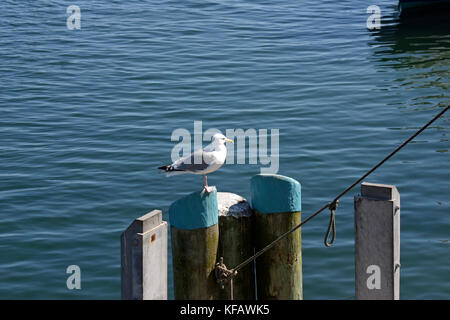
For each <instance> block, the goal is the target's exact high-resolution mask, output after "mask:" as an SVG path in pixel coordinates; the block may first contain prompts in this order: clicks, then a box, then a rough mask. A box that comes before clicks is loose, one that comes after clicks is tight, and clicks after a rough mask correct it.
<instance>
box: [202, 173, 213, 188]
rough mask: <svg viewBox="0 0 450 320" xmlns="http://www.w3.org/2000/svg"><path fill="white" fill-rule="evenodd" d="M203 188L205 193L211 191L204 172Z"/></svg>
mask: <svg viewBox="0 0 450 320" xmlns="http://www.w3.org/2000/svg"><path fill="white" fill-rule="evenodd" d="M203 188H204V189H205V191H206V192H207V193H211V192H212V191H213V189H212V188H211V187H208V179H207V178H206V175H205V174H204V175H203Z"/></svg>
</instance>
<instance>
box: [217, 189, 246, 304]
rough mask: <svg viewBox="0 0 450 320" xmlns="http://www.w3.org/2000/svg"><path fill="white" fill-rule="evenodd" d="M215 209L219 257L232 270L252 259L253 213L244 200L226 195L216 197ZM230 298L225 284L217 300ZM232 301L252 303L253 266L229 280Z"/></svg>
mask: <svg viewBox="0 0 450 320" xmlns="http://www.w3.org/2000/svg"><path fill="white" fill-rule="evenodd" d="M217 203H218V208H219V254H218V256H219V257H223V259H224V263H225V265H226V266H227V267H228V268H233V267H235V266H237V265H238V264H240V263H241V262H242V261H244V260H245V259H247V258H248V257H250V256H252V255H253V253H254V252H253V237H252V235H253V234H252V233H253V222H254V221H253V217H254V216H253V210H252V208H251V207H250V204H249V203H248V202H247V201H246V200H245V198H243V197H241V196H239V195H237V194H234V193H230V192H219V193H217ZM229 298H230V285H229V283H228V284H225V287H224V290H221V292H220V295H219V296H218V299H221V300H227V299H229ZM233 298H234V300H254V299H255V274H254V266H253V263H250V264H249V265H247V266H246V267H244V268H242V269H241V270H239V272H238V273H237V275H236V276H235V277H234V279H233Z"/></svg>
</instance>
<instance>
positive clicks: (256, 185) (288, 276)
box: [250, 174, 303, 300]
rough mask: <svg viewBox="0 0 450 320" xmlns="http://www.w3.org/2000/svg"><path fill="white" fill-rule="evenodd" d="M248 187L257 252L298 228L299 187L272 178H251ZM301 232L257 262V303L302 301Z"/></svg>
mask: <svg viewBox="0 0 450 320" xmlns="http://www.w3.org/2000/svg"><path fill="white" fill-rule="evenodd" d="M250 185H251V196H252V208H253V210H254V212H255V221H256V227H255V245H256V250H257V251H258V250H261V249H262V248H263V247H265V246H266V245H268V244H269V243H271V242H272V241H273V240H275V239H276V238H278V237H279V236H280V235H282V234H283V233H285V232H287V231H289V230H290V229H292V228H294V227H295V226H297V225H298V224H300V222H301V185H300V183H299V182H298V181H296V180H294V179H292V178H289V177H285V176H281V175H271V174H260V175H256V176H254V177H253V178H252V179H251V183H250ZM300 229H301V228H299V229H298V230H296V231H295V232H293V233H292V234H290V235H289V236H288V237H286V238H285V239H283V240H281V241H280V242H279V243H278V244H277V245H276V246H275V247H273V248H271V249H270V250H268V251H267V252H265V253H264V254H263V255H261V256H260V257H259V258H258V259H257V260H256V278H257V298H258V299H259V300H272V299H276V300H300V299H303V283H302V252H301V230H300Z"/></svg>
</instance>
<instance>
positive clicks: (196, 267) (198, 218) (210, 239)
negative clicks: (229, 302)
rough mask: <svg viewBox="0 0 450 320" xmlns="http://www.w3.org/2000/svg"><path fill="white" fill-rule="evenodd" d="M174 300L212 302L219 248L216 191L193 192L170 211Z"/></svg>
mask: <svg viewBox="0 0 450 320" xmlns="http://www.w3.org/2000/svg"><path fill="white" fill-rule="evenodd" d="M169 216H170V225H171V238H172V261H173V276H174V288H175V299H177V300H185V299H192V300H213V299H216V298H217V296H218V295H219V294H220V293H219V290H220V287H219V285H218V284H217V283H216V278H215V273H214V268H215V264H216V260H217V251H218V246H219V224H218V208H217V191H216V189H215V188H214V189H213V192H211V193H206V192H205V191H201V192H194V193H191V194H189V195H187V196H185V197H184V198H181V199H179V200H177V201H175V202H174V203H173V204H172V205H171V206H170V209H169Z"/></svg>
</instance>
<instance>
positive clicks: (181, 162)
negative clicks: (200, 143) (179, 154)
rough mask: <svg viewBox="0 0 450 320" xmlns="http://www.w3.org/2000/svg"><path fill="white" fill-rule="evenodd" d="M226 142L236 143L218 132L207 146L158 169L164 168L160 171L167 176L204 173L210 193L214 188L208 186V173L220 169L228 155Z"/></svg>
mask: <svg viewBox="0 0 450 320" xmlns="http://www.w3.org/2000/svg"><path fill="white" fill-rule="evenodd" d="M226 142H231V143H234V142H233V140H231V139H228V138H227V137H225V136H224V135H223V134H221V133H216V134H215V135H213V136H212V139H211V143H210V144H209V145H208V146H206V147H205V148H203V149H199V150H196V151H194V153H192V154H190V155H188V156H187V157H183V158H181V159H178V160H177V161H175V162H174V163H172V164H171V165H168V166H162V167H159V168H158V169H161V170H163V171H160V173H167V176H173V175H177V174H183V173H192V174H201V175H203V189H204V190H205V191H206V192H207V193H210V192H212V191H213V188H212V187H209V186H208V179H207V178H206V175H207V174H209V173H212V172H214V171H216V170H218V169H219V168H220V167H221V166H222V165H223V164H224V162H225V158H226V157H227V147H226V146H225V143H226ZM200 161H201V162H200ZM196 162H198V163H196Z"/></svg>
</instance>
